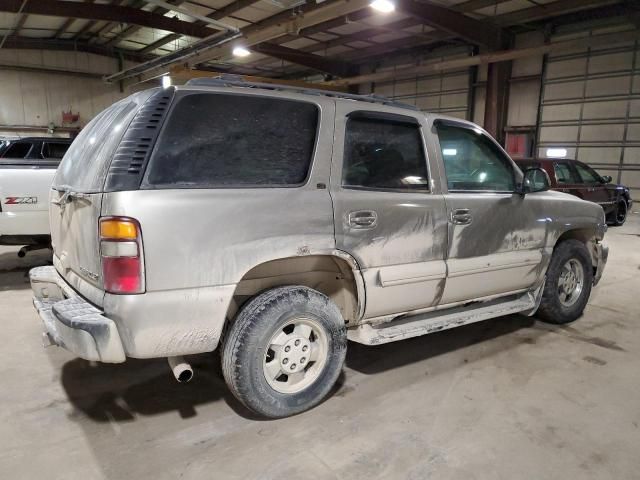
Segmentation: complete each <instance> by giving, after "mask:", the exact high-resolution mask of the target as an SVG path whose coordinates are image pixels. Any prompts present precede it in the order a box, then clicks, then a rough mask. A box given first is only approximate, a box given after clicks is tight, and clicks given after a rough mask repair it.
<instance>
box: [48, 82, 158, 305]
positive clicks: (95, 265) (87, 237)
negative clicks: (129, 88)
mask: <svg viewBox="0 0 640 480" xmlns="http://www.w3.org/2000/svg"><path fill="white" fill-rule="evenodd" d="M152 93H153V90H147V91H144V92H139V93H136V94H134V95H131V96H130V97H128V98H126V99H124V100H121V101H119V102H117V103H115V104H114V105H112V106H111V107H109V108H107V109H106V110H104V111H103V112H101V113H100V114H98V115H97V116H96V117H95V118H94V119H93V120H92V121H91V122H89V124H88V125H87V126H86V127H85V128H84V129H83V130H82V132H81V133H80V135H78V137H77V138H76V139H75V140H74V141H73V143H72V145H71V147H70V148H69V150H68V151H67V153H66V154H65V156H64V158H63V159H62V162H61V163H60V167H59V168H58V171H57V173H56V176H55V178H54V181H53V186H52V190H51V193H50V198H49V200H50V206H49V222H50V224H51V243H52V245H53V253H54V256H53V257H54V258H53V260H54V265H55V266H56V269H57V270H58V273H60V274H61V275H62V276H63V277H64V278H65V280H66V281H67V282H69V284H70V285H71V286H72V287H74V288H75V289H76V290H77V291H78V292H79V293H80V294H81V295H83V296H84V297H85V298H87V299H88V300H89V301H91V302H92V303H94V304H96V305H100V306H101V305H102V302H103V298H104V289H103V281H102V265H101V260H100V239H99V237H98V221H99V218H100V214H101V207H102V196H103V189H104V183H105V178H106V176H107V173H108V171H109V166H110V165H111V160H112V158H113V155H114V152H115V150H116V148H117V147H118V145H119V143H120V140H121V139H122V136H123V133H124V132H125V131H126V130H127V127H128V126H129V124H130V123H131V121H132V119H133V118H134V116H135V114H136V112H137V111H138V110H139V109H140V107H141V105H142V104H143V103H144V102H145V101H146V100H147V99H148V98H149V96H150V95H151V94H152Z"/></svg>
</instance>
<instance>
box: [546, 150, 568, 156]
mask: <svg viewBox="0 0 640 480" xmlns="http://www.w3.org/2000/svg"><path fill="white" fill-rule="evenodd" d="M547 157H549V158H566V157H567V149H566V148H547Z"/></svg>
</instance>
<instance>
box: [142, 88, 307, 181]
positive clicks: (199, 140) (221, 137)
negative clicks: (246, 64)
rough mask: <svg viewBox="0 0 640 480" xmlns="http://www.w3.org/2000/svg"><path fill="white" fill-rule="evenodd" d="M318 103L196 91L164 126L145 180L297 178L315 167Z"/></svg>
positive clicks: (186, 98)
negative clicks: (311, 167) (312, 159)
mask: <svg viewBox="0 0 640 480" xmlns="http://www.w3.org/2000/svg"><path fill="white" fill-rule="evenodd" d="M317 126H318V109H317V107H316V106H315V105H313V104H311V103H306V102H299V101H293V100H281V99H277V98H269V97H258V96H248V95H247V96H243V95H229V94H211V93H194V94H190V95H187V96H185V97H183V98H181V99H180V100H179V101H178V102H177V104H176V105H175V107H174V108H173V110H172V112H171V115H170V117H169V119H168V120H167V124H166V125H165V128H164V130H163V132H162V133H161V134H160V138H159V139H158V143H157V145H156V148H155V152H154V155H153V157H152V160H151V163H150V164H149V168H148V169H147V174H146V175H147V176H146V179H145V182H144V184H145V185H146V186H148V187H160V188H180V187H186V188H189V187H191V188H206V187H233V186H240V187H242V186H291V185H300V184H302V183H304V181H305V179H306V178H307V174H308V172H309V166H310V164H311V158H312V156H313V149H314V145H315V138H316V130H317Z"/></svg>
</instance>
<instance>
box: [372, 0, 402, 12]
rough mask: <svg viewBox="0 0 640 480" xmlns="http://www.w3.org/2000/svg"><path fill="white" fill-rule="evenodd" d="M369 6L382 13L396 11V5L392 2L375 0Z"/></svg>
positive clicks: (389, 0)
mask: <svg viewBox="0 0 640 480" xmlns="http://www.w3.org/2000/svg"><path fill="white" fill-rule="evenodd" d="M369 6H370V7H371V8H373V9H374V10H377V11H379V12H382V13H391V12H393V11H394V10H395V9H396V5H395V4H394V3H393V2H392V1H391V0H373V2H371V3H370V4H369Z"/></svg>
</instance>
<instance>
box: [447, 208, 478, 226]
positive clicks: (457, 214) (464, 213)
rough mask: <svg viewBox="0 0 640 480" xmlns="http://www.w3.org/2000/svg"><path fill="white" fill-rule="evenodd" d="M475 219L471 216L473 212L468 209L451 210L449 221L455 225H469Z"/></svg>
mask: <svg viewBox="0 0 640 480" xmlns="http://www.w3.org/2000/svg"><path fill="white" fill-rule="evenodd" d="M472 220H473V217H472V216H471V210H469V209H468V208H456V209H455V210H451V214H450V216H449V221H450V222H451V223H453V224H454V225H469V224H470V223H471V221H472Z"/></svg>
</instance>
